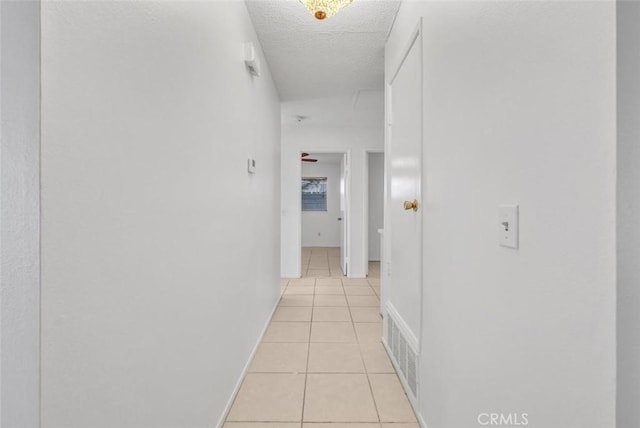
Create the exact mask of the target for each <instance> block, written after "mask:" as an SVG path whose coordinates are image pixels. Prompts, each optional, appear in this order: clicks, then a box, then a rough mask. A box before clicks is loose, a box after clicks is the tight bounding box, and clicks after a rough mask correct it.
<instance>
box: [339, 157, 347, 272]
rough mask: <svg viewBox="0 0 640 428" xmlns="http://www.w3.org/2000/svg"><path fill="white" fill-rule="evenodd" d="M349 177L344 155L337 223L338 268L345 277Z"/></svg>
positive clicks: (341, 168) (341, 167)
mask: <svg viewBox="0 0 640 428" xmlns="http://www.w3.org/2000/svg"><path fill="white" fill-rule="evenodd" d="M348 175H349V165H348V163H347V155H346V154H345V155H344V156H343V157H342V164H341V166H340V217H338V221H339V222H340V267H341V268H342V274H343V275H345V276H346V275H347V268H348V258H347V255H348V252H347V236H348V234H347V215H349V212H348V208H347V206H348V202H349V195H348V186H347V183H348V180H347V177H348Z"/></svg>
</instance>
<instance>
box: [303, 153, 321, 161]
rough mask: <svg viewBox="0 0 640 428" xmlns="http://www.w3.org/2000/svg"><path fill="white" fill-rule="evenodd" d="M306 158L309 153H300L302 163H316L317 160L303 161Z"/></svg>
mask: <svg viewBox="0 0 640 428" xmlns="http://www.w3.org/2000/svg"><path fill="white" fill-rule="evenodd" d="M307 156H309V153H302V159H300V160H301V161H302V162H318V159H305V158H306V157H307Z"/></svg>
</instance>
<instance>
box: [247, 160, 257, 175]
mask: <svg viewBox="0 0 640 428" xmlns="http://www.w3.org/2000/svg"><path fill="white" fill-rule="evenodd" d="M247 171H248V172H249V174H255V173H256V160H255V159H253V158H249V159H247Z"/></svg>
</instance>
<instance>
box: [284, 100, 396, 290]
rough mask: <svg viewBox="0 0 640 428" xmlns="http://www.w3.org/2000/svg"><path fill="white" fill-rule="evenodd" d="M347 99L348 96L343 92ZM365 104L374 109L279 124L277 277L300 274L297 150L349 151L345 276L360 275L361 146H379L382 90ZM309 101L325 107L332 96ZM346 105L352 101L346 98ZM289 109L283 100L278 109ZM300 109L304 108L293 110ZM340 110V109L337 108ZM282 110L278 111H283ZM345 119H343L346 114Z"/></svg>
mask: <svg viewBox="0 0 640 428" xmlns="http://www.w3.org/2000/svg"><path fill="white" fill-rule="evenodd" d="M347 100H351V97H347ZM367 102H368V103H369V104H376V103H380V105H381V108H380V113H379V114H378V112H377V111H375V112H372V113H369V112H367V113H366V114H364V115H359V114H358V112H356V113H353V112H346V113H344V114H342V115H341V117H340V119H341V120H343V121H344V120H345V118H347V119H348V118H350V117H353V121H352V122H351V123H350V124H349V123H344V122H342V123H340V124H334V125H332V123H333V122H332V121H328V122H320V121H319V120H318V121H316V118H315V117H312V118H311V119H310V120H307V121H303V122H301V123H298V122H297V121H293V122H292V123H288V122H287V121H286V120H285V123H284V124H283V127H282V161H281V163H282V176H281V177H282V179H281V187H282V222H281V225H282V226H281V227H282V237H281V242H282V247H281V272H282V276H283V277H298V276H300V261H301V255H300V242H301V235H300V234H301V232H300V230H301V226H300V222H301V219H300V217H301V215H300V186H299V183H298V179H297V177H299V176H300V168H301V167H300V163H301V162H300V152H301V151H307V152H313V151H316V152H341V151H349V152H350V158H351V165H350V173H351V189H350V191H351V195H352V200H351V219H350V222H351V228H350V232H349V235H350V236H349V237H348V238H349V241H350V242H351V260H350V264H349V272H348V273H349V276H350V277H356V278H358V277H365V276H366V272H367V247H366V236H367V228H366V209H365V204H366V195H365V189H366V182H367V179H368V177H367V174H366V161H367V156H366V151H367V150H382V149H383V147H384V116H383V108H382V102H383V98H382V93H376V94H375V97H374V98H373V99H372V100H369V101H367ZM310 103H318V104H320V105H326V106H327V111H329V112H331V111H336V109H333V101H332V100H326V103H325V100H312V101H310ZM347 105H348V106H351V105H352V103H350V101H347ZM289 109H291V107H290V106H287V105H286V104H283V110H284V111H287V110H289ZM296 111H300V112H304V108H303V107H301V108H300V109H298V110H296ZM340 113H342V112H340ZM283 114H284V113H283ZM346 122H349V121H348V120H346Z"/></svg>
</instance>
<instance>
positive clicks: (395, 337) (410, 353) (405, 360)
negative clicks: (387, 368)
mask: <svg viewBox="0 0 640 428" xmlns="http://www.w3.org/2000/svg"><path fill="white" fill-rule="evenodd" d="M389 312H391V311H389ZM394 315H395V314H392V313H388V316H386V317H385V318H384V319H385V321H386V322H387V337H386V339H387V340H386V342H387V346H388V347H389V351H390V352H391V354H392V355H393V359H394V360H395V363H396V366H397V368H398V371H399V373H398V375H399V376H400V377H401V378H402V380H403V381H404V383H405V385H406V386H407V387H408V388H409V391H407V393H408V394H409V395H411V396H412V398H413V399H415V398H416V397H417V394H418V354H417V352H416V350H415V349H414V348H413V347H412V346H411V345H410V343H409V341H408V340H407V337H406V335H405V333H404V331H403V329H402V328H400V326H399V324H398V322H397V321H396V317H395V316H394Z"/></svg>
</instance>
